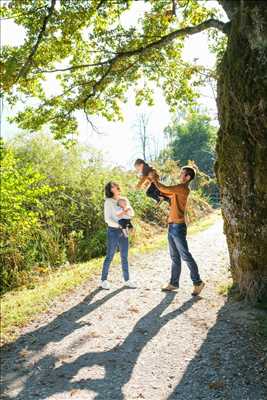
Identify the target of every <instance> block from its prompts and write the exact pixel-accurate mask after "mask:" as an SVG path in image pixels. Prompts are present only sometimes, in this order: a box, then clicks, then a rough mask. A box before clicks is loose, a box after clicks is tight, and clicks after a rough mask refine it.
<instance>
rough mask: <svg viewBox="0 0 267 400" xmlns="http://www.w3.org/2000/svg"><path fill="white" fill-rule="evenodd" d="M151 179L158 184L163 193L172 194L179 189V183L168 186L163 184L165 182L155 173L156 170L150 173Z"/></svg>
mask: <svg viewBox="0 0 267 400" xmlns="http://www.w3.org/2000/svg"><path fill="white" fill-rule="evenodd" d="M149 177H150V179H151V180H152V182H153V183H154V184H155V185H156V186H157V188H158V189H159V190H160V191H161V193H162V194H166V195H172V194H175V193H177V191H178V189H179V185H174V186H166V185H163V183H160V182H159V180H158V179H159V178H158V175H157V174H155V173H154V172H151V173H150V174H149Z"/></svg>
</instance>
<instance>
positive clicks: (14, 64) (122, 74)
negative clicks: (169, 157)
mask: <svg viewBox="0 0 267 400" xmlns="http://www.w3.org/2000/svg"><path fill="white" fill-rule="evenodd" d="M143 5H144V10H143V15H141V16H140V18H139V19H138V20H137V19H135V18H132V15H133V14H131V11H132V9H133V8H134V7H135V6H136V2H134V1H130V0H129V1H123V0H120V1H113V0H106V1H97V0H92V1H84V0H77V1H61V2H58V1H56V0H50V1H48V0H38V1H37V2H36V1H35V2H29V1H28V0H20V1H17V0H10V1H8V2H6V3H5V5H3V7H1V13H2V16H3V17H4V18H12V19H13V20H14V22H15V23H16V24H17V25H19V26H21V27H22V28H23V29H24V30H25V35H26V38H25V41H24V43H23V44H21V45H19V46H13V47H12V46H3V49H2V56H3V63H2V64H1V65H0V67H1V76H2V87H3V91H4V93H5V96H6V99H7V100H8V101H9V103H10V104H14V103H16V102H17V101H22V102H23V101H24V100H25V99H27V103H28V105H27V107H26V108H25V109H24V110H22V111H21V112H19V113H18V114H17V116H16V117H15V121H16V122H17V124H18V125H19V126H20V127H21V128H24V129H27V130H31V131H32V132H36V131H37V130H40V129H41V128H42V127H43V126H44V125H46V124H49V126H50V129H51V131H52V132H53V134H54V136H55V137H56V138H70V137H72V135H73V134H75V133H76V132H77V121H76V114H75V113H76V111H79V110H81V111H84V112H85V113H86V114H87V116H89V115H93V114H95V115H101V116H102V117H105V118H106V119H107V120H116V119H121V118H122V113H121V104H122V103H123V102H125V101H126V99H127V98H126V94H127V90H128V89H129V88H130V87H131V88H133V90H134V91H135V92H136V103H137V104H141V103H142V102H147V103H148V104H152V103H153V91H154V89H155V85H157V86H159V87H161V88H163V90H164V92H165V96H166V99H167V101H168V103H169V105H170V108H171V109H172V110H174V109H175V108H176V107H177V104H181V103H182V104H191V103H194V101H195V99H196V97H197V90H196V89H197V87H198V86H199V85H201V84H202V80H201V79H200V76H199V74H198V73H199V72H201V71H202V69H203V68H202V67H201V66H196V65H195V64H190V63H188V62H185V61H183V60H182V51H183V47H184V39H185V37H186V35H187V32H184V31H181V32H180V30H181V29H184V28H186V27H190V26H198V25H199V24H201V23H203V22H206V21H210V24H209V25H207V26H206V25H200V26H199V27H198V28H197V29H195V31H194V32H192V31H188V34H193V33H196V32H197V31H202V30H205V29H208V28H209V27H214V28H218V24H216V21H215V22H214V23H212V22H213V21H214V20H211V18H215V17H216V16H217V15H218V10H217V9H213V8H211V7H206V4H205V2H199V1H197V0H181V1H179V2H178V1H177V2H172V1H166V0H164V1H162V0H156V1H154V0H153V1H152V0H148V1H146V2H144V3H143ZM174 6H175V7H174ZM179 32H180V33H179ZM48 77H49V79H50V78H51V79H52V82H54V86H55V90H54V92H53V94H49V93H47V91H46V79H47V78H48ZM141 77H142V83H141V80H140V78H141ZM29 98H32V99H33V101H32V102H31V103H30V105H29V101H28V99H29Z"/></svg>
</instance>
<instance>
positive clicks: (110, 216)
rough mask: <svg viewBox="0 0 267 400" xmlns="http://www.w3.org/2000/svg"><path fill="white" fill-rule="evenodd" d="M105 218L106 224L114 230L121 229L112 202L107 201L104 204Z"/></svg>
mask: <svg viewBox="0 0 267 400" xmlns="http://www.w3.org/2000/svg"><path fill="white" fill-rule="evenodd" d="M104 217H105V222H106V224H107V225H108V226H110V227H112V228H119V224H118V216H117V215H116V209H115V207H114V205H113V204H112V202H110V201H108V200H106V201H105V204H104Z"/></svg>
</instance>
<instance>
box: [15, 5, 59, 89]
mask: <svg viewBox="0 0 267 400" xmlns="http://www.w3.org/2000/svg"><path fill="white" fill-rule="evenodd" d="M55 5H56V0H51V5H50V7H49V8H48V13H47V15H46V16H45V17H44V20H43V25H42V27H41V30H40V32H39V34H38V37H37V40H36V43H35V45H34V46H33V48H32V51H31V52H30V54H29V57H28V58H27V60H26V62H25V63H24V65H23V66H22V67H21V69H20V71H19V73H18V76H17V78H16V81H15V83H16V82H17V81H18V80H19V79H20V78H21V77H22V76H25V75H26V74H27V72H28V70H29V68H30V66H31V64H32V60H33V57H34V55H35V53H36V51H37V50H38V47H39V45H40V43H41V41H42V39H43V36H44V34H45V31H46V27H47V24H48V21H49V19H50V18H51V16H52V14H53V12H54V9H55Z"/></svg>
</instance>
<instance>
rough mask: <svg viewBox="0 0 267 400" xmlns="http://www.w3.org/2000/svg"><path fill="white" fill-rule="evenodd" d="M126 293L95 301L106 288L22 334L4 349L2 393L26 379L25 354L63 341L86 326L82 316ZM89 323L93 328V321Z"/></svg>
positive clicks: (116, 293)
mask: <svg viewBox="0 0 267 400" xmlns="http://www.w3.org/2000/svg"><path fill="white" fill-rule="evenodd" d="M124 290H127V288H126V287H121V288H119V289H117V290H114V291H112V292H109V293H108V294H107V295H105V296H104V297H102V298H100V299H98V300H96V301H95V302H93V300H94V298H95V296H96V295H97V294H98V293H100V292H102V289H100V288H97V289H95V290H94V291H92V292H91V293H90V294H89V295H88V296H86V297H85V298H84V299H83V301H82V302H80V303H78V304H76V305H75V306H74V307H72V308H70V309H68V310H66V311H65V312H63V313H61V314H60V315H58V316H57V317H56V318H54V319H53V320H52V321H51V322H49V323H47V324H45V325H42V326H40V327H39V328H37V329H36V330H34V331H31V332H29V333H26V334H24V335H21V336H20V337H19V338H18V339H17V340H16V341H15V342H13V343H10V344H7V345H4V346H2V348H1V359H2V362H1V366H2V368H1V380H2V385H1V393H3V392H4V391H5V388H6V386H7V385H8V384H9V383H10V381H12V380H14V378H15V377H16V378H17V377H19V376H23V374H24V373H25V371H23V370H24V368H23V365H24V361H25V358H24V356H21V352H22V353H24V352H25V351H26V352H31V351H33V352H38V351H41V350H42V349H43V348H44V347H45V346H46V345H48V344H49V343H50V342H53V343H56V342H60V341H61V340H63V339H64V337H66V336H68V335H70V334H72V333H73V332H74V331H75V330H77V329H80V328H82V327H83V326H84V323H82V322H79V320H80V319H81V318H82V317H85V316H88V314H90V313H91V312H93V311H95V310H96V309H97V308H98V307H101V306H102V305H103V304H104V303H106V302H107V301H109V300H111V299H112V298H113V297H115V296H116V295H118V294H119V293H121V292H122V291H124ZM87 324H88V325H90V322H89V323H87ZM14 366H17V371H16V373H10V367H11V368H13V367H14Z"/></svg>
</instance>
